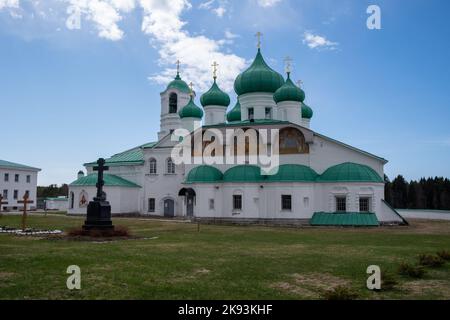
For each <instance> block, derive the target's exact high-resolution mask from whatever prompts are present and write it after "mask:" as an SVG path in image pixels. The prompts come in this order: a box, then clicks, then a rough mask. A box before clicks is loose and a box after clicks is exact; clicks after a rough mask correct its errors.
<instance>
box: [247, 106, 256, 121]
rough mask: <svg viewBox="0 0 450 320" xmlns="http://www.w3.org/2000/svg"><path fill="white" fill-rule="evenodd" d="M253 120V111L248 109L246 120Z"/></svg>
mask: <svg viewBox="0 0 450 320" xmlns="http://www.w3.org/2000/svg"><path fill="white" fill-rule="evenodd" d="M254 118H255V109H253V108H248V120H253V119H254Z"/></svg>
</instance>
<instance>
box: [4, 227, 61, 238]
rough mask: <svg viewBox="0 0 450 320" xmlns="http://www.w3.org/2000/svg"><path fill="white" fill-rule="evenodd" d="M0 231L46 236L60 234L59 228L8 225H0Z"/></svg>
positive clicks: (20, 234) (21, 234) (19, 234)
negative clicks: (20, 227) (45, 228)
mask: <svg viewBox="0 0 450 320" xmlns="http://www.w3.org/2000/svg"><path fill="white" fill-rule="evenodd" d="M0 233H9V234H15V235H18V236H46V235H51V234H61V233H62V231H61V230H39V229H32V228H29V229H25V230H22V229H17V228H12V227H8V226H0Z"/></svg>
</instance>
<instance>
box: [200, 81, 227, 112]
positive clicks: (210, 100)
mask: <svg viewBox="0 0 450 320" xmlns="http://www.w3.org/2000/svg"><path fill="white" fill-rule="evenodd" d="M200 103H201V104H202V106H203V107H206V106H222V107H225V108H226V107H228V106H229V105H230V96H229V95H228V94H226V93H225V92H223V91H222V90H220V88H219V86H218V85H217V83H216V79H214V83H213V85H212V87H211V89H209V90H208V91H207V92H206V93H204V94H203V95H202V96H201V98H200Z"/></svg>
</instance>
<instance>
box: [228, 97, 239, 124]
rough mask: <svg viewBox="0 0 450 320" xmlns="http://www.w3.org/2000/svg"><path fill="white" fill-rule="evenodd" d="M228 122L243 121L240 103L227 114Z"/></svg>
mask: <svg viewBox="0 0 450 320" xmlns="http://www.w3.org/2000/svg"><path fill="white" fill-rule="evenodd" d="M227 120H228V122H235V121H241V104H240V103H239V101H238V102H237V103H236V105H235V106H234V108H233V109H232V110H231V111H230V112H228V114H227Z"/></svg>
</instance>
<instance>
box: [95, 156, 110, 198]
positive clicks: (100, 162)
mask: <svg viewBox="0 0 450 320" xmlns="http://www.w3.org/2000/svg"><path fill="white" fill-rule="evenodd" d="M105 163H106V161H105V159H103V158H100V159H98V161H97V166H95V167H94V171H97V172H98V174H97V184H96V187H97V199H98V200H106V199H105V195H104V193H103V186H104V185H105V181H104V180H103V172H104V171H108V170H109V167H108V166H105Z"/></svg>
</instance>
